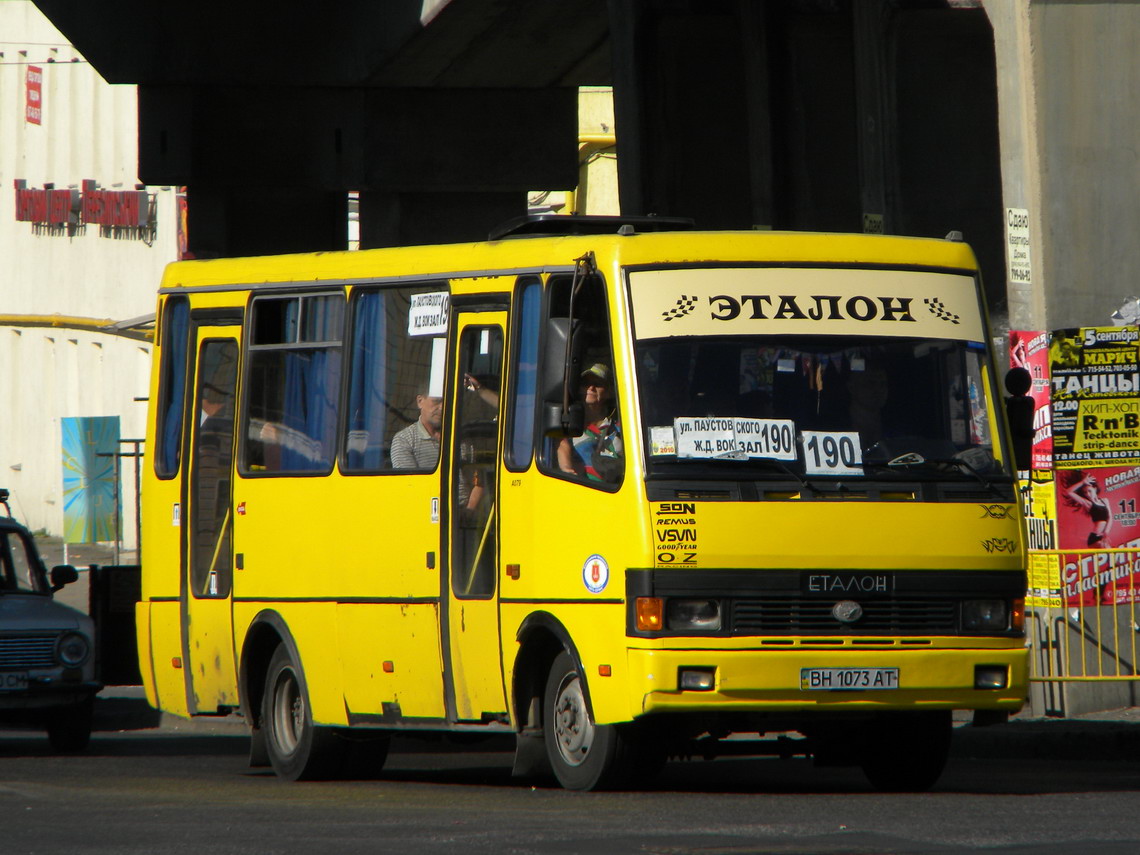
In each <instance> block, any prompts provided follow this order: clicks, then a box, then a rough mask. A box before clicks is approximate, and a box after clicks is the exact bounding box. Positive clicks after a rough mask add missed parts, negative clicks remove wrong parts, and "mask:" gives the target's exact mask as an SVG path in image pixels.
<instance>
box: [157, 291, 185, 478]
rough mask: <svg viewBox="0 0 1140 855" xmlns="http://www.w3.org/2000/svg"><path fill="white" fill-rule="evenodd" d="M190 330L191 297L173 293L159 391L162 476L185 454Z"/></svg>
mask: <svg viewBox="0 0 1140 855" xmlns="http://www.w3.org/2000/svg"><path fill="white" fill-rule="evenodd" d="M189 333H190V301H189V300H187V299H186V298H185V297H171V298H170V299H168V300H167V301H166V305H165V307H164V308H163V310H162V382H161V387H160V388H159V391H158V394H159V398H160V401H161V403H160V405H159V408H158V417H159V423H158V431H157V437H158V449H157V451H156V453H155V455H154V471H155V474H157V475H158V477H160V478H170V477H173V476H174V475H175V474H177V472H178V466H179V463H180V461H181V457H182V425H183V423H184V419H183V415H184V408H185V404H186V361H187V354H188V351H187V342H188V341H189Z"/></svg>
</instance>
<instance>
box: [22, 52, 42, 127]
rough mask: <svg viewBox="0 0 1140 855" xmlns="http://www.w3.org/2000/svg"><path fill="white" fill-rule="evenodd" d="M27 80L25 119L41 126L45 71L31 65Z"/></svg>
mask: <svg viewBox="0 0 1140 855" xmlns="http://www.w3.org/2000/svg"><path fill="white" fill-rule="evenodd" d="M24 80H25V89H26V90H27V103H26V106H25V108H24V117H25V118H26V119H27V121H28V122H30V123H31V124H33V125H38V124H40V119H41V118H42V117H43V106H44V89H43V84H44V70H43V69H42V68H40V67H39V66H38V65H29V66H28V73H27V76H26V77H25V78H24Z"/></svg>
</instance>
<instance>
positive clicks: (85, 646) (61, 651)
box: [55, 632, 91, 668]
mask: <svg viewBox="0 0 1140 855" xmlns="http://www.w3.org/2000/svg"><path fill="white" fill-rule="evenodd" d="M90 655H91V642H90V641H88V640H87V636H85V635H82V634H80V633H78V632H65V633H64V634H63V635H61V636H60V637H59V640H58V641H57V642H56V643H55V656H56V659H58V660H59V662H60V664H61V665H63V666H65V667H67V668H78V667H79V666H80V665H82V664H83V663H84V662H86V661H87V657H88V656H90Z"/></svg>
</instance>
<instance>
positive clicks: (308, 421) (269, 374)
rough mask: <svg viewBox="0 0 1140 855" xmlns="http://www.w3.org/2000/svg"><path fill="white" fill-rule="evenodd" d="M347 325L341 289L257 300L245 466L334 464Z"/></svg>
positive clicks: (320, 468)
mask: <svg viewBox="0 0 1140 855" xmlns="http://www.w3.org/2000/svg"><path fill="white" fill-rule="evenodd" d="M343 325H344V296H343V294H307V295H302V296H299V297H276V296H267V297H261V298H255V299H254V301H253V307H252V324H251V331H250V341H249V368H248V373H247V375H246V376H247V380H246V384H245V388H246V395H247V398H246V401H247V403H246V408H245V416H244V419H245V425H244V436H245V438H246V442H245V444H244V455H243V460H242V466H243V470H244V471H252V472H319V473H328V472H330V471H332V467H333V459H334V456H335V451H336V424H337V402H338V397H339V394H340V376H341V368H340V366H341V359H342V356H341V350H342V348H341V340H342V338H343V335H344V332H343Z"/></svg>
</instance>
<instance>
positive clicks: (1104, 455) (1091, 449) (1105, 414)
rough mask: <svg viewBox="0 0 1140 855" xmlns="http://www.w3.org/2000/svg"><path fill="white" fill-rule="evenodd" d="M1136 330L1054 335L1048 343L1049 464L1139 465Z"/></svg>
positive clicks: (1139, 363)
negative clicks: (1050, 442)
mask: <svg viewBox="0 0 1140 855" xmlns="http://www.w3.org/2000/svg"><path fill="white" fill-rule="evenodd" d="M1138 340H1140V328H1138V327H1080V328H1078V329H1066V330H1056V331H1054V332H1053V334H1052V336H1051V337H1050V342H1049V369H1050V375H1051V378H1052V403H1053V414H1052V418H1053V425H1052V428H1053V465H1054V466H1055V467H1056V468H1058V469H1084V468H1087V467H1090V466H1123V465H1133V466H1134V465H1137V464H1140V388H1138V387H1140V348H1138V346H1137V342H1138Z"/></svg>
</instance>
